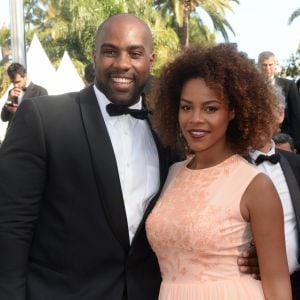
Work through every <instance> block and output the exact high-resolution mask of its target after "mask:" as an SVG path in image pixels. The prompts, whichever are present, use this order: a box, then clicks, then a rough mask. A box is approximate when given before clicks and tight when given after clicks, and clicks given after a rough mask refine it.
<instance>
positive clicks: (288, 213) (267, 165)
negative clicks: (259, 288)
mask: <svg viewBox="0 0 300 300" xmlns="http://www.w3.org/2000/svg"><path fill="white" fill-rule="evenodd" d="M274 153H275V144H274V142H272V149H271V150H270V151H269V152H268V153H263V152H260V151H257V150H256V151H254V152H252V153H250V156H251V159H252V162H253V163H254V161H255V159H256V158H257V157H258V156H259V155H260V154H264V155H272V154H274ZM257 167H258V168H259V169H260V170H261V171H262V172H263V173H265V174H266V175H268V176H269V177H270V178H271V180H272V182H273V183H274V185H275V188H276V190H277V192H278V194H279V197H280V200H281V204H282V208H283V214H284V232H285V243H286V252H287V259H288V265H289V272H290V274H292V273H293V272H294V271H296V270H298V269H299V267H300V266H299V263H298V260H297V255H298V249H299V245H298V238H297V237H298V233H297V224H296V216H295V212H294V207H293V203H292V200H291V196H290V192H289V189H288V186H287V183H286V179H285V176H284V174H283V171H282V168H281V166H280V164H279V163H277V164H272V163H271V162H269V161H264V162H262V163H261V164H259V165H258V166H257Z"/></svg>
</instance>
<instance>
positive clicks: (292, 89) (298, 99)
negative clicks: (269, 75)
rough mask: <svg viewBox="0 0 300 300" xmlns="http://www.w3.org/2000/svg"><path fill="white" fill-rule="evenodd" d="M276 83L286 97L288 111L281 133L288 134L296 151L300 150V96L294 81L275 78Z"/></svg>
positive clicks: (286, 110) (286, 111)
mask: <svg viewBox="0 0 300 300" xmlns="http://www.w3.org/2000/svg"><path fill="white" fill-rule="evenodd" d="M275 83H276V85H277V86H279V87H280V88H281V90H282V92H283V95H284V96H285V100H286V109H285V117H284V121H283V123H282V124H281V131H282V132H285V133H288V134H289V135H290V136H291V137H292V138H293V140H294V144H295V147H296V149H297V150H298V152H299V150H300V96H299V93H298V91H297V87H296V84H295V83H294V81H292V80H289V79H285V78H280V77H275Z"/></svg>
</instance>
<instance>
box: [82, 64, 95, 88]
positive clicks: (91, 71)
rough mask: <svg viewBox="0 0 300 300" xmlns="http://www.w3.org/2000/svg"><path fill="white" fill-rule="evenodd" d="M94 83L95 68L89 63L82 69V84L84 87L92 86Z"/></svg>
mask: <svg viewBox="0 0 300 300" xmlns="http://www.w3.org/2000/svg"><path fill="white" fill-rule="evenodd" d="M94 81H95V68H94V64H93V63H89V64H87V65H86V66H85V68H84V82H85V85H86V86H89V85H91V84H93V83H94Z"/></svg>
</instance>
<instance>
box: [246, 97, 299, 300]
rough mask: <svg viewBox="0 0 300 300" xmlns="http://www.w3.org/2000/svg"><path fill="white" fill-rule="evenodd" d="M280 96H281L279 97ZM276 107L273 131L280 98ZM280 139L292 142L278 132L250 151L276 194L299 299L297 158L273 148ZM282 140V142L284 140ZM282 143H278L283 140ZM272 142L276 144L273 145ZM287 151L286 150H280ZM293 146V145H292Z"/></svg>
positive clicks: (279, 120)
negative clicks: (281, 213)
mask: <svg viewBox="0 0 300 300" xmlns="http://www.w3.org/2000/svg"><path fill="white" fill-rule="evenodd" d="M279 96H280V95H279ZM277 99H278V105H275V106H274V108H275V113H276V115H277V116H276V118H275V120H276V124H275V128H274V131H276V129H277V127H279V126H280V124H281V123H282V121H283V118H284V109H285V102H284V98H283V97H278V98H277ZM280 138H285V139H286V144H287V146H290V144H289V143H291V145H293V143H292V139H291V137H290V136H289V135H287V134H286V133H277V134H275V136H274V135H273V137H272V139H268V140H266V142H265V143H264V145H262V147H261V148H259V149H257V150H254V151H251V152H250V159H251V162H252V163H253V164H256V165H257V167H258V168H259V169H260V170H261V171H262V172H263V173H265V174H266V175H268V176H269V177H270V178H271V180H272V181H273V183H274V186H275V187H276V190H277V192H278V194H279V197H280V200H281V204H282V207H283V213H284V233H285V245H286V252H287V259H288V267H289V273H290V278H291V285H292V294H293V299H294V300H298V299H300V285H299V283H300V264H299V261H300V254H299V253H300V252H299V240H300V235H299V233H300V201H299V199H300V157H299V155H296V154H294V153H290V152H292V150H289V149H288V147H287V146H286V147H285V148H284V147H282V146H283V145H284V143H279V144H277V145H276V139H277V141H278V140H279V141H280ZM283 140H284V139H283ZM283 140H281V141H283ZM274 142H275V143H274ZM280 145H281V147H282V148H281V149H283V150H288V151H289V152H287V151H281V150H280ZM291 147H292V146H291Z"/></svg>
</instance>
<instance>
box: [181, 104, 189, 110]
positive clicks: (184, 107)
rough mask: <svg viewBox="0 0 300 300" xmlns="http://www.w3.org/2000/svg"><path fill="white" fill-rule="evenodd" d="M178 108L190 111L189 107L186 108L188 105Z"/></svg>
mask: <svg viewBox="0 0 300 300" xmlns="http://www.w3.org/2000/svg"><path fill="white" fill-rule="evenodd" d="M180 108H181V109H182V110H190V109H191V107H190V106H188V105H181V106H180Z"/></svg>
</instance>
